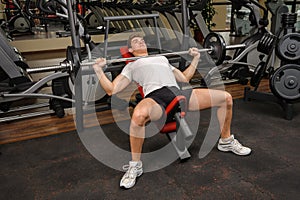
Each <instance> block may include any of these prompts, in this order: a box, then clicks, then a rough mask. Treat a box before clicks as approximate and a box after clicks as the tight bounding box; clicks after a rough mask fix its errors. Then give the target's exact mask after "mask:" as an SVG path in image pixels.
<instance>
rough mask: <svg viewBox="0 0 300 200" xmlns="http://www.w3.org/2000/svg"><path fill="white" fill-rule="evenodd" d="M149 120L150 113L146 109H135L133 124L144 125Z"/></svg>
mask: <svg viewBox="0 0 300 200" xmlns="http://www.w3.org/2000/svg"><path fill="white" fill-rule="evenodd" d="M148 120H149V114H148V112H147V111H145V110H144V109H138V110H134V112H133V114H132V117H131V122H132V123H131V124H132V125H133V126H144V125H145V124H146V123H147V121H148Z"/></svg>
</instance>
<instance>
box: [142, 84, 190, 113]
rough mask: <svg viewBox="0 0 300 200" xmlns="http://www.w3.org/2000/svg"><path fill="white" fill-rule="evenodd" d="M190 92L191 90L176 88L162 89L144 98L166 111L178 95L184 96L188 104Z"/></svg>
mask: <svg viewBox="0 0 300 200" xmlns="http://www.w3.org/2000/svg"><path fill="white" fill-rule="evenodd" d="M192 91H193V89H192V88H188V89H184V90H180V89H178V88H177V87H162V88H160V89H158V90H155V91H153V92H151V93H149V94H148V95H146V98H151V99H153V100H154V101H156V102H157V103H158V104H159V105H161V106H162V107H163V109H166V107H167V106H168V105H169V104H170V103H171V101H172V100H173V99H174V98H175V97H176V96H179V95H183V96H185V98H186V100H187V103H189V101H190V97H191V94H192Z"/></svg>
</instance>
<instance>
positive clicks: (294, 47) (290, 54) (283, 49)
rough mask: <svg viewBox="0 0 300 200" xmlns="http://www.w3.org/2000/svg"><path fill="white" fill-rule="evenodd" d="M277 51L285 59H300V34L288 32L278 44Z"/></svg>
mask: <svg viewBox="0 0 300 200" xmlns="http://www.w3.org/2000/svg"><path fill="white" fill-rule="evenodd" d="M276 53H277V56H278V57H279V58H280V59H283V60H299V59H300V34H299V33H288V34H286V35H284V36H283V37H282V38H281V39H280V40H279V42H278V44H277V47H276Z"/></svg>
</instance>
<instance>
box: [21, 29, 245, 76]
mask: <svg viewBox="0 0 300 200" xmlns="http://www.w3.org/2000/svg"><path fill="white" fill-rule="evenodd" d="M211 40H212V41H211ZM203 46H204V48H203V49H198V52H200V53H201V52H208V54H209V55H210V56H211V57H212V59H213V60H214V61H215V63H216V64H217V65H219V64H221V63H222V62H223V60H224V58H223V57H225V53H226V50H231V49H237V48H245V47H246V45H245V44H236V45H226V44H225V41H224V39H223V37H222V36H221V35H219V34H217V33H210V34H208V35H207V37H206V38H205V41H204V45H203ZM188 53H189V51H188V50H187V51H177V52H168V53H161V54H153V55H148V56H138V57H129V58H116V59H107V60H106V63H107V64H108V65H109V64H113V63H120V62H125V61H130V60H138V59H140V58H148V57H156V56H175V55H186V54H188ZM75 58H76V56H74V57H73V58H72V59H73V60H71V59H69V60H66V61H64V62H61V63H60V64H59V65H55V66H47V67H37V68H29V69H26V72H27V73H29V74H31V73H40V72H49V71H57V70H66V71H69V72H70V73H72V72H73V71H74V69H75V68H76V67H78V66H75V65H76V63H78V65H79V67H80V66H92V65H94V64H95V63H96V61H95V60H93V61H88V62H79V61H78V60H74V59H75Z"/></svg>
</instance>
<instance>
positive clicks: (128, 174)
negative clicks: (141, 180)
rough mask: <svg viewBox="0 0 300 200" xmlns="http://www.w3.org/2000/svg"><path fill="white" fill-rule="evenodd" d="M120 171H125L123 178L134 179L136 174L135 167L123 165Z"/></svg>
mask: <svg viewBox="0 0 300 200" xmlns="http://www.w3.org/2000/svg"><path fill="white" fill-rule="evenodd" d="M122 169H123V170H124V171H126V173H125V177H129V178H134V177H135V176H134V175H135V174H136V171H137V170H136V168H135V166H130V165H123V167H122Z"/></svg>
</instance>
